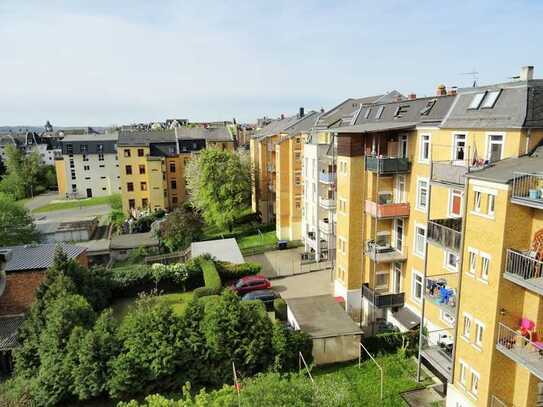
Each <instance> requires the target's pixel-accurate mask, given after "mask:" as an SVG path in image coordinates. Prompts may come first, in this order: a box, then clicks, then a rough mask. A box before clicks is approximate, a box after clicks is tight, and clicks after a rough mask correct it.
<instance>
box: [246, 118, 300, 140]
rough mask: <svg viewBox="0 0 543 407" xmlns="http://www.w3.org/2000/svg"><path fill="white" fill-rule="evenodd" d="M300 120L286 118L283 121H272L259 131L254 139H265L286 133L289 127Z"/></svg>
mask: <svg viewBox="0 0 543 407" xmlns="http://www.w3.org/2000/svg"><path fill="white" fill-rule="evenodd" d="M297 120H298V116H290V117H284V118H283V119H275V120H272V121H271V122H270V123H269V124H267V125H266V126H264V127H262V128H261V129H259V130H257V131H256V133H255V135H254V137H255V138H264V137H268V136H273V135H275V134H279V133H282V132H284V131H285V129H286V128H287V127H289V126H290V125H292V124H294V123H295V122H296V121H297Z"/></svg>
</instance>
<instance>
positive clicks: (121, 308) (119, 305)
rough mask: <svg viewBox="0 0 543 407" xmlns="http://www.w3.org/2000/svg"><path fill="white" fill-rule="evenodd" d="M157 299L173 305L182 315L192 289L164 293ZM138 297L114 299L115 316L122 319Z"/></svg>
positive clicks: (178, 313)
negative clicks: (182, 291)
mask: <svg viewBox="0 0 543 407" xmlns="http://www.w3.org/2000/svg"><path fill="white" fill-rule="evenodd" d="M156 299H157V301H160V302H163V303H164V304H167V305H169V306H171V307H172V309H173V311H174V313H175V314H177V315H182V314H183V312H184V311H185V308H186V307H187V304H188V303H189V302H190V300H191V299H192V291H187V292H184V293H172V294H162V295H159V296H157V297H156ZM135 301H136V298H118V299H117V300H115V301H114V303H113V305H112V306H111V308H112V309H113V316H114V317H115V318H116V319H117V320H121V319H123V318H124V317H125V315H126V314H127V313H128V312H129V311H130V309H131V308H132V307H133V306H134V303H135Z"/></svg>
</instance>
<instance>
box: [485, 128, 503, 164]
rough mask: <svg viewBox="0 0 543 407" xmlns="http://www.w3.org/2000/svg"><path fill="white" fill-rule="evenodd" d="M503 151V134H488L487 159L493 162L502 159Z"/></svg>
mask: <svg viewBox="0 0 543 407" xmlns="http://www.w3.org/2000/svg"><path fill="white" fill-rule="evenodd" d="M502 152H503V136H502V135H490V136H488V150H487V159H488V160H489V161H490V162H491V163H493V162H496V161H499V160H501V159H502Z"/></svg>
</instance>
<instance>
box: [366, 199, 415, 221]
mask: <svg viewBox="0 0 543 407" xmlns="http://www.w3.org/2000/svg"><path fill="white" fill-rule="evenodd" d="M365 207H366V212H367V213H369V214H370V215H371V216H373V217H377V218H378V219H381V218H394V217H406V216H409V208H410V206H409V202H405V203H386V204H378V203H376V202H375V201H372V200H370V199H367V200H366V205H365Z"/></svg>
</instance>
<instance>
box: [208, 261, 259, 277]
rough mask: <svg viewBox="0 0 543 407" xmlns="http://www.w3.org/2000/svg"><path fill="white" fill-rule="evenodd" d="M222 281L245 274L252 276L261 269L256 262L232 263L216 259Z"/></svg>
mask: <svg viewBox="0 0 543 407" xmlns="http://www.w3.org/2000/svg"><path fill="white" fill-rule="evenodd" d="M215 265H216V266H217V271H218V272H219V276H220V277H221V280H222V281H228V280H238V279H240V278H242V277H245V276H254V275H256V274H258V273H260V271H261V270H262V266H261V265H260V264H258V263H243V264H233V263H226V262H223V261H218V262H216V263H215Z"/></svg>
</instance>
